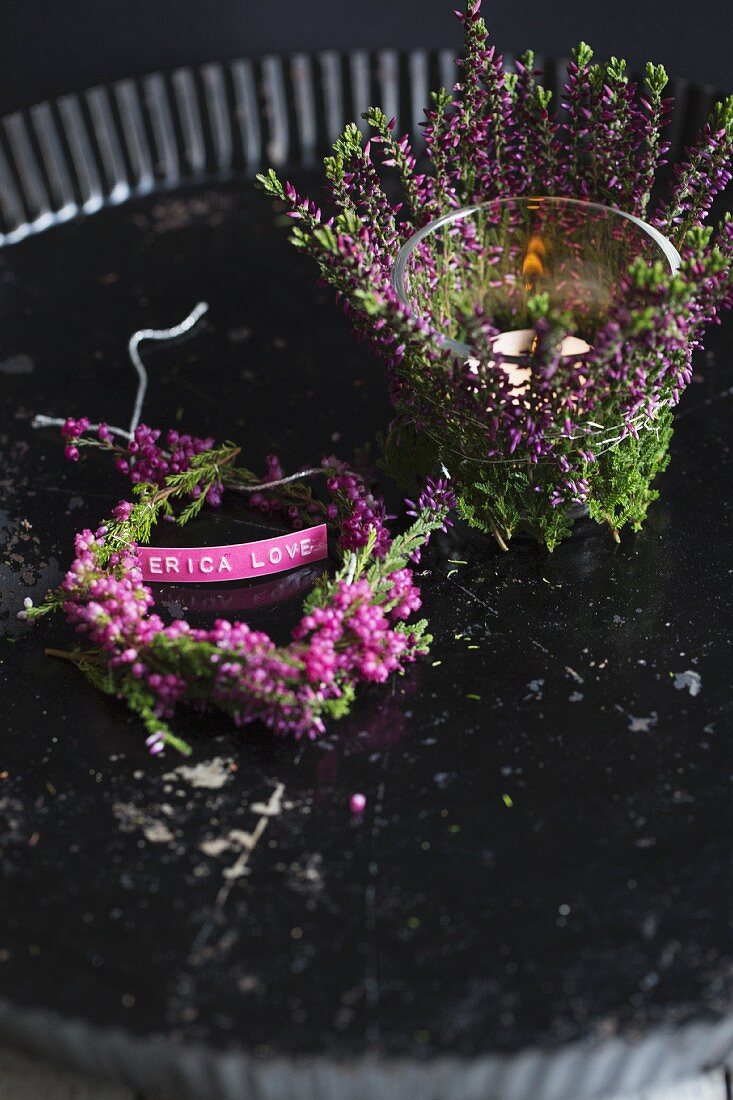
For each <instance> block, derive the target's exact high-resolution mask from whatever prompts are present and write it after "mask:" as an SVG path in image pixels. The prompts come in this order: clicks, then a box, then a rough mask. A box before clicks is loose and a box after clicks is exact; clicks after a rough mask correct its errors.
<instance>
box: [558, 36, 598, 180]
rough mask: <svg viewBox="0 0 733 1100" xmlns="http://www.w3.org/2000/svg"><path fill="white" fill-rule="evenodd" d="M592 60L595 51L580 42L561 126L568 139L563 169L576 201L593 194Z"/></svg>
mask: <svg viewBox="0 0 733 1100" xmlns="http://www.w3.org/2000/svg"><path fill="white" fill-rule="evenodd" d="M592 60H593V50H592V49H591V48H590V46H589V45H588V44H587V43H586V42H581V43H579V45H578V46H576V47H575V49H574V50H573V59H572V61H571V62H570V64H569V65H568V79H567V83H566V84H565V88H564V98H563V100H562V103H561V106H562V107H563V109H564V110H565V111H567V116H568V117H567V121H566V122H565V123H563V124H562V125H561V127H560V129H561V132H562V133H563V134H564V135H565V137H566V140H567V155H566V158H565V160H564V164H563V167H564V174H565V177H566V180H567V183H568V184H569V185H570V190H569V191H568V192H566V193H572V194H574V195H575V197H576V198H584V197H587V196H588V193H589V183H588V180H587V178H586V172H587V159H588V158H587V138H588V135H589V133H590V132H591V123H592V121H593V115H592V112H591V101H592V95H593V87H592V71H591V61H592Z"/></svg>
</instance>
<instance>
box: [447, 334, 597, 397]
mask: <svg viewBox="0 0 733 1100" xmlns="http://www.w3.org/2000/svg"><path fill="white" fill-rule="evenodd" d="M535 338H536V333H535V331H534V329H531V328H516V329H510V330H509V331H507V332H500V333H499V335H498V336H495V337H494V339H493V340H492V341H491V347H492V350H493V351H497V352H500V353H501V355H502V361H501V363H500V364H499V366H500V369H501V370H503V371H504V373H505V374H506V376H507V377H508V379H509V381H510V382H511V383H512V389H511V390H510V393H511V394H513V395H514V396H516V395H517V394H520V393H522V392H523V391H524V390H525V389H526V388H527V386H528V385H529V381H530V378H531V377H532V366H531V364H530V363H529V360H530V359H531V358H532V351H533V345H534V341H535ZM592 350H593V345H592V344H589V343H587V341H585V340H581V339H580V337H579V336H564V337H563V339H562V342H561V344H560V357H561V358H563V359H564V358H566V357H570V356H572V357H573V358H574V359H576V358H578V357H579V356H581V355H584V354H585V353H586V352H589V351H592ZM468 364H469V366H470V369H471V370H472V372H473V373H474V374H478V368H479V365H480V360H478V359H473V358H472V359H469V360H468ZM488 365H489V366H491V365H492V361H489V364H488Z"/></svg>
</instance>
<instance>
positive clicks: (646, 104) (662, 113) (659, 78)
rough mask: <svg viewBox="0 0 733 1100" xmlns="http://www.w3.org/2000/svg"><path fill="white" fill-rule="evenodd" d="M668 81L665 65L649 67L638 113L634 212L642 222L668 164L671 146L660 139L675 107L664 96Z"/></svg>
mask: <svg viewBox="0 0 733 1100" xmlns="http://www.w3.org/2000/svg"><path fill="white" fill-rule="evenodd" d="M668 81H669V78H668V76H667V73H666V70H665V68H664V65H655V64H654V63H653V62H651V61H650V62H648V63H647V66H646V72H645V79H644V91H643V93H642V95H641V97H640V102H639V106H638V108H637V110H636V113H635V124H636V137H637V140H636V149H635V151H634V155H635V158H636V164H637V165H638V169H637V178H638V191H637V195H636V196H635V198H636V203H635V209H634V212H635V213H636V214H638V215H639V217H641V218H643V217H644V216H645V214H646V210H647V207H648V205H649V200H650V199H651V194H652V187H653V186H654V180H655V178H656V175H657V172H658V171H659V169H660V168H661V167H662V166H663V165H665V164H666V163H667V162H666V160H665V157H666V155H667V153H668V152H669V148H670V145H669V142H668V141H664V140H662V136H661V135H662V131H663V130H664V128H665V127H666V126H668V125H669V121H670V115H671V111H672V105H673V100H672V99H671V98H669V97H668V98H664V97H663V96H662V92H663V91H664V89H665V88H666V87H667V83H668Z"/></svg>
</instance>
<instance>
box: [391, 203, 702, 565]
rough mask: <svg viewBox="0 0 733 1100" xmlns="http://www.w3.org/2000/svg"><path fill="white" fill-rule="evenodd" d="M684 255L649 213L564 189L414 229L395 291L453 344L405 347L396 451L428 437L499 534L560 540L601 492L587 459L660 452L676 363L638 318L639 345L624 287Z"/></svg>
mask: <svg viewBox="0 0 733 1100" xmlns="http://www.w3.org/2000/svg"><path fill="white" fill-rule="evenodd" d="M680 263H681V259H680V256H679V253H678V252H677V250H676V249H675V248H674V246H673V245H672V244H671V243H670V242H669V241H668V240H667V239H666V238H665V237H664V236H662V234H661V233H660V232H659V231H658V230H657V229H655V228H654V227H653V226H651V225H648V224H646V223H645V222H643V221H641V220H640V219H639V218H636V217H634V216H632V215H630V214H626V213H624V212H622V211H619V210H615V209H612V208H611V207H607V206H602V205H599V204H597V203H592V202H586V201H582V200H578V199H571V198H553V197H548V198H527V197H522V198H505V199H496V200H494V201H491V202H485V203H480V204H476V205H472V206H468V207H464V208H461V209H457V210H452V211H450V212H449V213H447V214H445V215H443V216H442V217H440V218H438V219H436V220H435V221H433V222H431V223H430V224H428V225H426V226H424V227H423V228H422V229H420V230H418V231H417V232H416V233H415V234H414V235H413V236H411V237H410V238H409V240H407V241H406V242H405V244H404V245H403V246H402V248H401V249H400V251H399V253H398V255H397V257H396V260H395V266H394V273H393V285H394V290H395V292H396V294H397V297H398V298H399V300H400V302H401V303H402V304H403V306H405V307H407V309H408V310H409V312H410V314H411V316H413V317H414V318H415V319H416V320H418V321H420V320H422V319H429V321H430V324H431V327H432V329H433V331H435V330H437V332H438V333H439V334H440V337H439V343H440V346H441V348H442V350H443V353H444V354H442V355H440V356H438V357H433V358H430V357H425V358H424V359H423V360H422V361H421V362H420V363H419V364H418V363H416V362H415V359H414V357H413V356H411V355H410V354H409V352H408V354H407V355H406V356H405V359H404V361H403V364H402V365H401V367H400V368H399V370H398V374H399V382H398V385H397V387H396V393H395V395H394V396H395V398H396V405H397V412H398V417H397V421H396V426H395V428H394V429H393V431H392V433H391V437H390V439H389V440H388V445H387V449H388V455H387V459H388V463H389V461H390V458H392V459H394V458H395V457H396V452H398V451H399V450H400V449H401V448H403V446H404V444H405V443H406V445H407V447H408V449H410V450H411V451H413V452H414V451H415V450H416V448H417V449H418V450H422V451H423V452H424V461H425V462H431V463H435V462H436V461H437V462H438V463H440V464H441V465H442V466H443V467H444V468H445V469H446V470H447V471H448V472H449V473H450V475H451V476H452V477H453V478H454V480H455V481H456V484H457V488H458V490H459V491H460V494H461V497H462V500H463V506H464V511H465V513H466V516H467V518H468V519H469V520H470V521H471V522H473V523H475V524H476V525H477V526H480V527H483V528H484V529H486V530H489V531H491V532H492V533H493V534H494V535H495V537H497V539H498V541H499V542H500V543H501V544H502V545H505V538H508V537H510V536H511V534H512V533H513V532H514V531H515V530H516V528H517V526H518V525H520V524H522V525H524V526H525V527H528V528H529V529H530V530H533V533H535V534H537V535H538V536H539V537H541V539H542V541H545V542H546V543H547V544H548V545H550V546H552V545H554V544H555V543H556V542H557V541H559V538H561V537H562V536H563V534H565V533H567V527H568V524H569V523H571V522H572V517H573V514H577V511H578V506H583V507H584V506H585V505H586V504H587V502H588V498H589V496H592V495H593V494H589V490H588V478H589V474H590V472H591V467H592V468H593V471H592V474H593V476H594V477H596V478H597V477H598V476H599V475H600V476H605V477H609V478H613V476H614V467H615V466H616V465H618V463H619V462H620V463H626V464H628V461H629V460H630V459H633V461H634V462H635V463H636V464H638V463H639V459H640V454H639V452H640V449H647V450H649V451H650V452H652V453H650V455H649V460H648V462H647V466H650V467H651V466H654V467H655V470H654V472H656V468H657V467H658V466H659V465H660V464H661V462H662V461H663V460H664V457H665V456H666V442H667V435H668V431H669V422H670V418H671V414H670V410H669V404H670V399H671V398H672V396H673V390H674V387H675V384H676V382H675V379H676V375H677V369H676V368H675V367H674V366H673V365H671V364H670V363H669V361H668V359H667V358H666V357H661V356H659V355H657V354H656V352H655V348H654V342H653V339H650V338H649V333H648V331H647V330H646V328H644V327H643V326H642V327H640V335H639V342H638V347H636V348H634V349H631V351H630V349H629V340H628V335H629V333H628V323H629V312H628V311H629V306H630V303H629V301H628V298H629V291H630V286H631V281H630V273H632V272H634V273H638V271H639V269H640V268H643V267H648V270H649V272H650V275H655V276H656V277H658V276H659V274H660V272H665V273H666V276H667V278H669V277H670V276H673V275H674V273H675V272H676V271H677V270H678V268H679V266H680ZM622 333H623V340H621V339H620V338H619V337H620V336H621V334H622ZM620 359H623V362H620ZM632 360H633V361H632ZM684 360H685V354H684V353H682V355H681V358H680V360H679V362H678V363H677V368H679V367H680V366H682V365H683V361H684ZM390 451H391V452H392V453H391V454H390V453H389V452H390ZM655 455H656V456H658V457H656V458H655ZM599 464H600V465H599ZM602 468H604V469H602ZM640 468H641V469H642V471H643V470H644V463H643V462H642V464H641V467H640ZM650 473H651V469H650ZM558 474H560V475H562V476H561V477H560V479H559V480H558ZM647 489H648V486H647ZM548 494H549V496H550V500H551V503H552V505H553V508H554V513H555V514H554V519H553V520H551V521H550V524H549V527H552V526H553V525H554V526H555V527H556V528H557V531H555V532H553V531H552V530H550V529H549V528H548V523H547V518H546V517H547V498H548ZM534 502H536V504H537V510H536V511H537V515H536V516H535V515H533V513H534V512H535V509H534V507H533V504H534ZM573 505H575V506H576V507H575V510H573ZM540 513H541V514H542V516H543V517H544V520H543V523H542V524H541V527H542V530H536V529H535V528H536V526H537V524H536V523H535V522H534V521H535V520H536V519H539V516H540ZM551 515H552V513H551ZM597 518H599V517H597ZM611 526H612V528H613V524H611Z"/></svg>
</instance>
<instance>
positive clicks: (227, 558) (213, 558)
mask: <svg viewBox="0 0 733 1100" xmlns="http://www.w3.org/2000/svg"><path fill="white" fill-rule="evenodd" d="M138 555H139V558H140V565H141V568H142V574H143V580H144V581H148V582H151V581H152V582H153V583H156V582H157V583H161V582H165V581H175V583H176V584H186V583H189V584H202V583H206V582H212V581H213V582H218V583H220V584H221V582H222V581H250V580H252V579H253V578H255V577H269V576H271V575H272V574H273V573H283V572H285V570H286V569H297V568H298V566H300V565H308V564H309V563H310V562H314V561H321V560H322V559H323V558H325V557H327V556H328V539H327V534H326V524H325V523H321V524H319V525H318V526H317V527H307V528H305V529H304V530H302V531H291V532H289V534H287V535H276V536H275V538H272V539H258V540H257V541H256V542H240V543H237V544H235V545H233V546H192V547H186V546H184V547H181V546H177V547H159V546H140V547H139V548H138Z"/></svg>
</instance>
